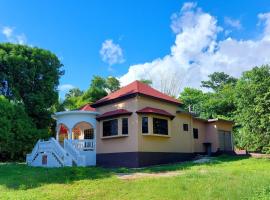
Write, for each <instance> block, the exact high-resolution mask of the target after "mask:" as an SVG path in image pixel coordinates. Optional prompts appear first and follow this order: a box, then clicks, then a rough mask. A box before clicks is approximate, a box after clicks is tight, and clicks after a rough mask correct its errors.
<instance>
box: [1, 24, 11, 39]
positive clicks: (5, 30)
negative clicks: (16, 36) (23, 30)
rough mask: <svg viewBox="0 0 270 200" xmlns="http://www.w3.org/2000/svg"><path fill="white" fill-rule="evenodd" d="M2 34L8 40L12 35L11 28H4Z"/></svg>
mask: <svg viewBox="0 0 270 200" xmlns="http://www.w3.org/2000/svg"><path fill="white" fill-rule="evenodd" d="M2 33H3V34H4V35H5V36H6V37H7V38H10V37H11V36H12V33H13V28H11V27H8V26H5V27H4V28H3V30H2Z"/></svg>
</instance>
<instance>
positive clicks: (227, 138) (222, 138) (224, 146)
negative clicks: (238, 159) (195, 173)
mask: <svg viewBox="0 0 270 200" xmlns="http://www.w3.org/2000/svg"><path fill="white" fill-rule="evenodd" d="M218 140H219V150H220V151H232V150H233V147H232V134H231V132H230V131H223V130H219V131H218Z"/></svg>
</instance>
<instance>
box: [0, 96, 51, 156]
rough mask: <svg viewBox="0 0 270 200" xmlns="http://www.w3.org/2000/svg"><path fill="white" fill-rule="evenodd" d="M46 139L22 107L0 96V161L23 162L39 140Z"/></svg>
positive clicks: (46, 134) (45, 131)
mask: <svg viewBox="0 0 270 200" xmlns="http://www.w3.org/2000/svg"><path fill="white" fill-rule="evenodd" d="M46 137H48V131H47V130H38V129H37V128H36V126H35V124H34V123H33V122H32V119H31V118H30V117H29V116H28V115H27V114H26V112H25V110H24V107H23V105H20V104H18V103H14V102H9V101H8V100H7V99H6V98H4V97H3V96H0V160H1V161H8V160H25V155H26V154H27V153H30V152H31V150H32V148H33V146H34V145H35V142H36V141H37V140H38V139H39V138H46Z"/></svg>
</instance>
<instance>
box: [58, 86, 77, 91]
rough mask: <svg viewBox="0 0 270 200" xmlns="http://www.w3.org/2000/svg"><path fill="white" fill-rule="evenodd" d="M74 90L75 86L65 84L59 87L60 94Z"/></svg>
mask: <svg viewBox="0 0 270 200" xmlns="http://www.w3.org/2000/svg"><path fill="white" fill-rule="evenodd" d="M73 88H75V86H74V85H71V84H63V85H59V86H58V90H59V91H60V92H68V91H69V90H70V89H73Z"/></svg>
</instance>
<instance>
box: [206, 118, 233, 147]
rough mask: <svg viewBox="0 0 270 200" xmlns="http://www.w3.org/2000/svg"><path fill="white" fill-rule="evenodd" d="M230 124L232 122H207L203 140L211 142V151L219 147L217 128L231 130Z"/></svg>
mask: <svg viewBox="0 0 270 200" xmlns="http://www.w3.org/2000/svg"><path fill="white" fill-rule="evenodd" d="M232 126H233V124H232V123H230V122H225V121H217V122H211V123H207V126H206V138H205V141H206V142H211V143H212V152H216V151H217V150H218V148H219V140H218V130H223V131H230V132H232Z"/></svg>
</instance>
